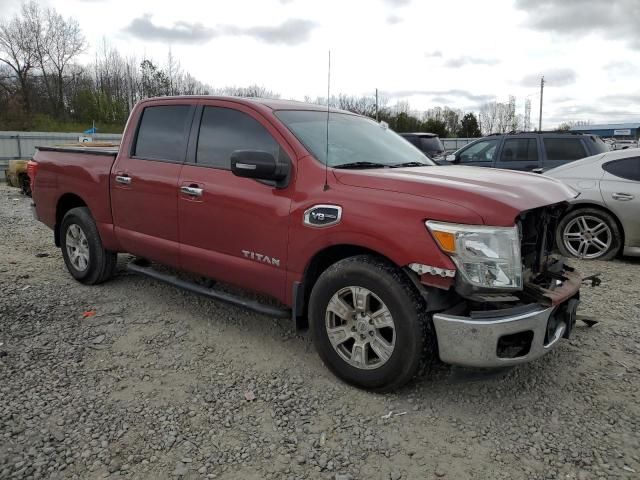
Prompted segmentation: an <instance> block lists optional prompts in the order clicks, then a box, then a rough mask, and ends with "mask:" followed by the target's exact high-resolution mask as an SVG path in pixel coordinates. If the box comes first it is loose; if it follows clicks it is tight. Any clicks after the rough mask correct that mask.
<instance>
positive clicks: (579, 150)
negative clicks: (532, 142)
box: [543, 138, 587, 161]
mask: <svg viewBox="0 0 640 480" xmlns="http://www.w3.org/2000/svg"><path fill="white" fill-rule="evenodd" d="M543 143H544V150H545V153H546V154H547V160H569V161H570V160H579V159H581V158H584V157H586V156H587V152H586V151H585V149H584V145H582V140H581V139H580V138H545V139H543Z"/></svg>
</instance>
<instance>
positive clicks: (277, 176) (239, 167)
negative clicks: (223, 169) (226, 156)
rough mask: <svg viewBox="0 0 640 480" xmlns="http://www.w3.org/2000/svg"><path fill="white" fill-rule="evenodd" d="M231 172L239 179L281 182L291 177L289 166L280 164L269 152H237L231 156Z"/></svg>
mask: <svg viewBox="0 0 640 480" xmlns="http://www.w3.org/2000/svg"><path fill="white" fill-rule="evenodd" d="M231 171H232V172H233V174H234V175H236V176H238V177H244V178H255V179H256V180H269V181H273V182H281V181H283V180H285V179H286V178H287V177H288V175H289V164H288V163H278V162H277V161H276V158H275V157H274V156H273V155H272V154H271V153H269V152H264V151H261V150H236V151H234V152H233V153H232V154H231Z"/></svg>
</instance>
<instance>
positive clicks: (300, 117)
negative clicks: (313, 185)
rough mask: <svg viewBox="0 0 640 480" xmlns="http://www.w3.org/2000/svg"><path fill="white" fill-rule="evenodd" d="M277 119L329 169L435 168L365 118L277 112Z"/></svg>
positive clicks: (378, 125)
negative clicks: (352, 167)
mask: <svg viewBox="0 0 640 480" xmlns="http://www.w3.org/2000/svg"><path fill="white" fill-rule="evenodd" d="M275 114H276V116H277V117H278V118H279V119H280V120H281V121H282V122H283V123H284V124H285V125H286V126H287V128H288V129H289V130H291V132H292V133H293V134H294V135H295V136H296V137H297V138H298V140H300V142H302V144H303V145H304V146H305V147H306V148H307V149H308V150H309V151H310V152H311V153H312V154H313V156H314V157H316V158H317V159H318V160H320V161H321V162H322V163H325V164H328V165H329V166H330V167H336V168H340V167H346V166H362V167H365V168H366V167H376V166H380V167H394V166H405V165H406V166H421V165H434V163H433V162H432V161H431V160H429V158H428V157H426V156H425V155H424V153H422V152H421V151H420V150H418V149H417V148H416V147H414V146H413V145H411V144H410V143H409V142H407V141H406V140H405V139H404V138H402V137H401V136H399V135H398V134H396V133H394V132H393V131H391V130H389V128H387V127H386V126H383V125H381V124H378V123H376V122H374V121H373V120H370V119H368V118H364V117H359V116H357V115H350V114H346V113H335V112H331V113H330V114H329V136H328V137H329V138H328V140H329V145H328V148H327V112H322V111H311V110H280V111H277V112H275Z"/></svg>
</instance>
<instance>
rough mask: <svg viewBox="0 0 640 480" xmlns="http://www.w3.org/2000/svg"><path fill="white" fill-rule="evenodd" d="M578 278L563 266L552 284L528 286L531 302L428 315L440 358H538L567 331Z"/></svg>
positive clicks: (504, 362)
mask: <svg viewBox="0 0 640 480" xmlns="http://www.w3.org/2000/svg"><path fill="white" fill-rule="evenodd" d="M581 280H582V279H581V277H580V275H579V274H578V272H576V271H573V270H567V271H564V272H562V280H559V279H558V280H555V282H556V284H555V285H554V287H553V288H541V287H539V286H536V287H534V290H535V295H536V297H537V298H538V299H539V301H537V302H535V303H529V304H525V305H519V306H516V307H511V308H506V309H500V310H490V311H477V312H469V313H468V314H467V315H454V314H448V313H446V312H444V313H436V314H434V315H433V323H434V326H435V330H436V335H437V339H438V349H439V353H440V359H441V360H442V361H443V362H445V363H450V364H453V365H461V366H469V367H504V366H510V365H517V364H520V363H525V362H529V361H531V360H535V359H536V358H539V357H541V356H542V355H544V354H545V353H547V352H548V351H550V350H551V349H552V348H553V347H555V346H556V345H557V344H558V343H559V342H560V339H561V338H562V337H568V336H569V334H570V332H571V330H572V328H573V326H574V324H575V319H576V309H577V305H578V292H579V289H580V284H581ZM525 290H526V289H525ZM531 293H533V292H531Z"/></svg>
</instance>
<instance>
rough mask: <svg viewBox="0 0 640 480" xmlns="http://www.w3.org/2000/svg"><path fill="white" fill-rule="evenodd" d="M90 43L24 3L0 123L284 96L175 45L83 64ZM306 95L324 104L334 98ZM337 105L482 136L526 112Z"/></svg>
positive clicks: (4, 33)
mask: <svg viewBox="0 0 640 480" xmlns="http://www.w3.org/2000/svg"><path fill="white" fill-rule="evenodd" d="M87 49H88V44H87V41H86V39H85V37H84V35H83V33H82V30H81V28H80V26H79V24H78V22H77V21H76V20H75V19H73V18H64V17H63V16H62V15H60V14H59V13H58V12H57V11H56V10H55V9H54V8H43V7H41V6H40V5H39V4H38V3H37V2H36V1H33V0H32V1H30V2H28V3H24V4H23V5H22V8H21V10H20V12H19V13H18V14H16V15H15V16H14V17H13V18H11V19H8V20H5V21H2V22H0V130H30V129H33V128H34V127H36V126H37V125H38V124H39V123H41V122H39V121H40V120H42V119H47V120H51V121H54V122H59V123H61V124H64V123H65V122H75V123H76V124H77V123H81V124H85V125H87V126H89V125H91V123H92V122H95V123H96V124H97V126H98V128H99V129H102V127H104V126H113V129H114V130H115V131H117V130H118V129H120V128H121V127H123V126H124V124H125V122H126V120H127V117H128V115H129V112H130V111H131V109H132V108H133V106H134V105H135V104H136V102H138V101H139V100H142V99H144V98H148V97H156V96H165V95H236V96H245V97H271V98H278V97H279V96H280V95H279V94H278V93H276V92H274V91H271V90H269V89H267V88H264V87H261V86H258V85H251V86H248V87H233V86H231V87H222V88H213V87H212V86H211V85H208V84H205V83H202V82H200V81H198V80H197V79H196V78H194V77H193V76H192V75H191V74H190V73H189V72H186V71H185V70H184V69H183V68H182V67H181V65H180V63H179V61H178V60H177V59H176V58H175V57H174V56H173V54H172V52H171V50H169V52H168V54H167V58H166V59H165V61H164V62H162V63H160V62H157V61H155V60H153V59H150V58H142V59H138V58H135V57H125V56H123V55H122V54H121V53H120V52H118V51H117V50H116V49H115V48H113V47H112V46H110V45H109V44H108V43H107V42H106V41H103V43H102V45H99V46H98V48H97V49H95V53H94V58H93V61H92V62H90V63H89V64H84V65H81V64H80V63H79V61H78V60H79V57H80V56H81V54H83V53H85V52H86V51H87ZM305 101H309V102H314V103H318V104H322V105H326V104H327V98H326V97H325V98H322V97H318V98H315V99H312V98H310V97H305ZM328 101H329V104H330V105H331V106H335V107H337V108H341V109H345V110H349V111H352V112H355V113H358V114H361V115H366V116H368V117H371V118H377V119H378V120H380V121H384V122H386V123H387V124H388V125H389V127H390V128H391V129H393V130H395V131H397V132H432V133H436V134H438V135H439V136H441V137H479V136H481V135H482V134H485V135H486V134H489V133H495V132H506V131H509V130H516V129H518V127H519V126H520V124H521V120H522V118H521V117H522V116H518V115H515V99H510V101H509V102H508V104H500V103H498V102H491V103H487V104H486V105H483V106H482V107H481V108H480V113H479V116H477V115H476V114H475V113H474V112H463V111H462V110H460V109H454V108H449V107H435V108H431V109H429V110H426V111H417V110H412V109H411V108H410V106H409V104H408V102H406V101H398V102H397V103H395V104H394V105H389V102H388V100H387V99H385V98H381V99H379V100H378V102H377V103H376V98H375V97H374V96H372V95H370V96H352V95H342V94H341V95H337V96H332V97H331V98H330V99H329V100H328Z"/></svg>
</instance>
